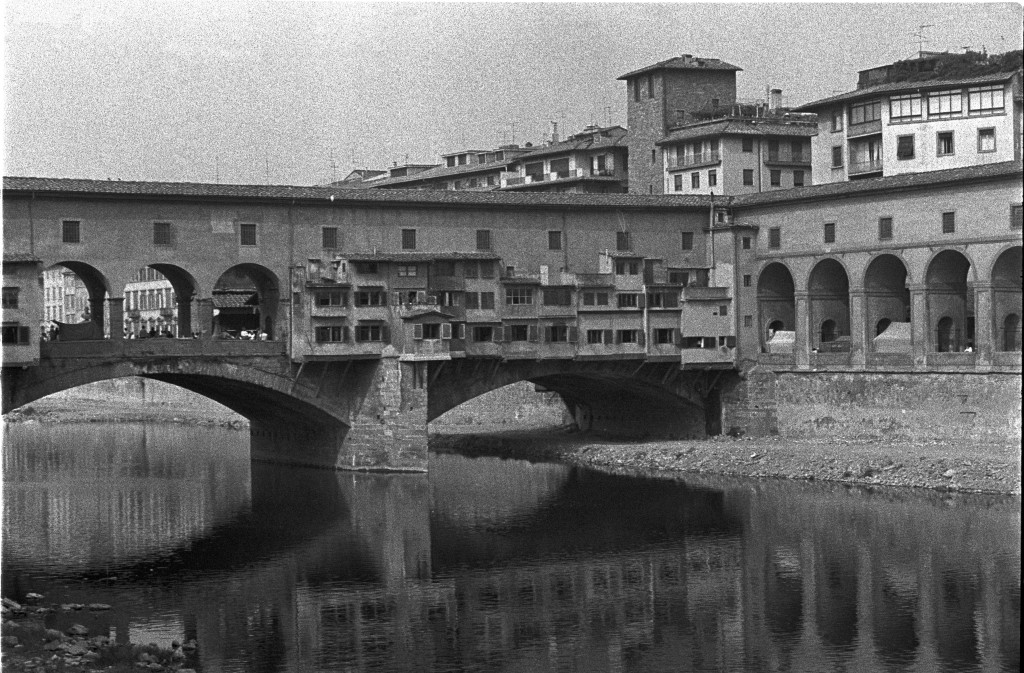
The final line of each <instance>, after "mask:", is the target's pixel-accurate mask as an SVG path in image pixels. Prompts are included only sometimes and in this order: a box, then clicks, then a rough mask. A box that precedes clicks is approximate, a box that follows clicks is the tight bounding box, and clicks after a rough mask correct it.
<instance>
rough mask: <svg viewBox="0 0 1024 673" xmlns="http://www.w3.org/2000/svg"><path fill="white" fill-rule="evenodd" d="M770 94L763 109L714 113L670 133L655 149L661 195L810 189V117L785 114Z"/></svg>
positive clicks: (776, 94) (736, 107)
mask: <svg viewBox="0 0 1024 673" xmlns="http://www.w3.org/2000/svg"><path fill="white" fill-rule="evenodd" d="M781 96H782V92H781V90H778V89H775V90H774V91H773V92H772V96H771V98H770V100H769V103H768V104H767V105H765V104H755V105H740V104H737V105H733V106H731V107H730V108H718V109H716V110H714V111H713V112H711V113H710V114H708V115H706V116H707V117H709V118H708V119H706V120H703V121H696V122H692V123H688V124H683V125H681V126H678V127H675V128H673V129H671V130H670V131H669V132H668V135H667V136H666V137H665V138H663V139H661V140H659V141H658V142H657V143H656V145H657V146H658V147H659V148H661V156H662V161H663V165H664V176H663V184H662V189H663V190H664V193H666V194H708V193H713V194H715V195H726V196H732V195H738V194H756V193H758V192H766V191H771V190H776V189H789V188H792V187H803V186H805V185H810V184H812V182H813V181H812V177H811V138H812V137H813V136H814V135H815V134H816V133H817V120H816V118H815V116H814V115H813V114H801V113H793V112H789V111H788V110H786V109H783V108H782V107H781V105H780V99H781Z"/></svg>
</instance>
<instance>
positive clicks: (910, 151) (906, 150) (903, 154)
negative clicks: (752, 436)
mask: <svg viewBox="0 0 1024 673" xmlns="http://www.w3.org/2000/svg"><path fill="white" fill-rule="evenodd" d="M896 158H897V159H913V158H914V136H913V135H909V136H896Z"/></svg>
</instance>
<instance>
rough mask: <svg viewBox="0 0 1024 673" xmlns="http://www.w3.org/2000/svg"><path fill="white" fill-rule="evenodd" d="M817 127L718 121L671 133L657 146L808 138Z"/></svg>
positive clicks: (791, 123)
mask: <svg viewBox="0 0 1024 673" xmlns="http://www.w3.org/2000/svg"><path fill="white" fill-rule="evenodd" d="M817 133H818V125H817V124H815V123H813V122H788V123H787V122H785V121H783V120H781V119H780V120H778V121H775V120H772V121H764V120H760V121H755V120H747V119H723V120H720V121H715V122H710V123H704V124H694V125H692V126H685V127H682V128H678V129H675V130H673V131H671V132H670V133H669V134H668V135H667V136H665V137H664V138H662V139H661V140H659V141H658V142H657V143H655V144H657V145H667V144H670V143H674V142H679V141H681V140H690V139H692V138H705V137H707V136H719V135H742V136H800V137H804V138H810V137H811V136H814V135H817Z"/></svg>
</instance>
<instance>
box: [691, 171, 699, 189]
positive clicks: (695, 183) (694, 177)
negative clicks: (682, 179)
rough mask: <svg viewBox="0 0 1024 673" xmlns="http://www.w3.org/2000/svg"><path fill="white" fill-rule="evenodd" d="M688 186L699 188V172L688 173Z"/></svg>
mask: <svg viewBox="0 0 1024 673" xmlns="http://www.w3.org/2000/svg"><path fill="white" fill-rule="evenodd" d="M690 187H691V188H692V189H699V188H700V173H690Z"/></svg>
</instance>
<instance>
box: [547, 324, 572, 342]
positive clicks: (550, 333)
mask: <svg viewBox="0 0 1024 673" xmlns="http://www.w3.org/2000/svg"><path fill="white" fill-rule="evenodd" d="M544 340H545V341H547V342H550V343H555V344H564V343H568V342H569V327H568V326H567V325H551V326H549V327H546V328H544Z"/></svg>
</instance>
